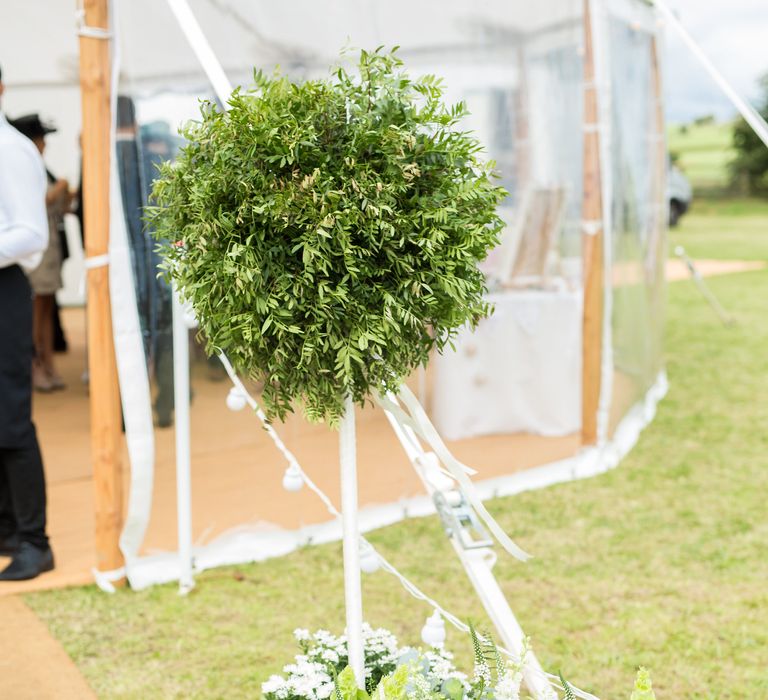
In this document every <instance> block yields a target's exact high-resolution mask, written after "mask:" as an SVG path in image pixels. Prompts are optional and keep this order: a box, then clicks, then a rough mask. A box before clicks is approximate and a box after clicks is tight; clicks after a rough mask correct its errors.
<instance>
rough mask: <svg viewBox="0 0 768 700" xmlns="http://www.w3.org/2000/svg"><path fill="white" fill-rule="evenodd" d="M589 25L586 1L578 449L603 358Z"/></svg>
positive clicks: (589, 435)
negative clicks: (580, 368) (582, 290)
mask: <svg viewBox="0 0 768 700" xmlns="http://www.w3.org/2000/svg"><path fill="white" fill-rule="evenodd" d="M593 19H594V18H593V17H592V14H591V8H590V0H584V163H583V168H584V172H583V180H584V190H583V200H582V219H583V221H584V231H583V233H582V264H583V275H584V316H583V321H582V375H581V379H582V381H581V387H582V389H581V441H582V444H584V445H593V444H595V443H596V442H597V439H598V430H597V414H598V409H599V406H600V384H601V369H602V356H603V352H602V350H603V345H602V344H603V284H604V279H603V236H604V232H603V197H602V183H601V173H600V130H599V124H600V114H599V110H598V103H597V86H596V83H595V54H594V45H593V32H594V28H593Z"/></svg>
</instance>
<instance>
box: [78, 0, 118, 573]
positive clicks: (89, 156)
mask: <svg viewBox="0 0 768 700" xmlns="http://www.w3.org/2000/svg"><path fill="white" fill-rule="evenodd" d="M107 6H108V0H83V9H84V12H85V14H84V18H83V19H84V24H85V26H86V27H90V28H103V29H104V30H105V31H106V30H107V28H108V27H109V18H108V9H107ZM110 77H111V63H110V53H109V41H108V39H107V38H106V37H102V36H98V34H97V33H90V34H89V35H87V36H86V35H85V33H82V34H81V36H80V89H81V93H82V110H83V126H82V149H83V166H82V167H83V192H82V196H83V205H84V229H85V255H86V259H91V260H92V261H93V263H94V266H93V267H91V268H89V269H88V271H87V282H88V305H87V322H88V371H89V376H90V396H91V461H92V464H93V483H94V489H95V493H94V497H95V507H94V510H95V525H96V533H95V534H96V538H95V539H96V566H97V569H98V570H100V571H113V570H115V569H119V568H120V567H122V566H123V556H122V553H121V552H120V546H119V539H120V531H121V529H122V525H123V493H122V491H123V489H122V474H121V472H122V469H121V427H120V426H121V412H120V391H119V388H118V383H117V365H116V360H115V348H114V344H113V339H112V312H111V308H110V298H109V267H108V266H107V265H106V264H98V263H99V262H100V261H104V260H105V259H104V258H103V257H102V256H105V255H106V254H107V252H108V249H109V180H110V153H111V148H110V131H111V123H112V120H111V110H110Z"/></svg>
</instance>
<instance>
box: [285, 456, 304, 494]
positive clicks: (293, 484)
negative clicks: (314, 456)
mask: <svg viewBox="0 0 768 700" xmlns="http://www.w3.org/2000/svg"><path fill="white" fill-rule="evenodd" d="M302 486H304V477H303V476H302V475H301V469H299V465H298V464H295V463H293V462H291V464H289V465H288V468H287V469H286V470H285V474H283V488H284V489H285V490H286V491H292V492H296V491H301V487H302Z"/></svg>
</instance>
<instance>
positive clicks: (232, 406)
mask: <svg viewBox="0 0 768 700" xmlns="http://www.w3.org/2000/svg"><path fill="white" fill-rule="evenodd" d="M246 403H247V401H246V398H245V395H244V394H243V392H242V391H240V389H238V388H237V387H236V386H233V387H232V388H231V389H230V390H229V393H228V394H227V408H228V409H229V410H230V411H242V410H243V409H244V408H245V405H246Z"/></svg>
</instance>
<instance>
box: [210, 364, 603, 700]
mask: <svg viewBox="0 0 768 700" xmlns="http://www.w3.org/2000/svg"><path fill="white" fill-rule="evenodd" d="M219 359H220V360H221V362H222V364H223V365H224V368H225V370H226V371H227V374H228V375H229V377H230V379H231V380H232V383H233V384H234V385H235V387H237V389H238V390H239V391H241V392H242V393H243V396H245V397H246V401H247V403H248V405H249V406H250V407H251V408H252V409H253V411H254V413H255V414H256V416H257V417H258V418H259V420H260V421H261V422H262V424H263V425H264V427H265V428H266V430H267V433H268V434H269V436H270V437H271V438H272V440H273V441H274V442H275V445H276V446H277V447H278V449H279V450H280V452H281V453H283V454H288V455H290V456H291V459H292V462H291V463H292V464H293V465H295V468H296V469H297V470H298V471H299V473H300V474H301V477H302V479H303V480H304V483H305V484H306V485H307V487H308V488H309V490H310V491H312V492H313V493H314V494H315V495H316V496H317V497H318V498H319V499H320V501H321V502H322V503H323V505H325V508H326V510H327V511H328V513H329V514H330V515H331V516H333V517H334V518H335V519H337V520H339V521H341V519H342V514H341V512H340V511H339V510H338V508H336V506H334V504H333V501H332V500H331V499H330V498H329V497H328V495H327V494H326V493H325V492H324V491H323V490H322V489H321V488H320V487H319V486H318V485H317V484H316V483H315V482H314V481H312V479H311V478H310V476H309V475H308V474H307V472H306V471H304V469H303V468H302V466H301V465H300V464H299V462H298V461H297V460H296V458H295V457H293V455H292V454H291V453H290V452H289V451H288V449H287V448H286V447H285V445H284V443H283V442H282V440H281V439H280V437H279V435H278V434H277V432H276V431H275V429H274V428H273V427H272V426H271V425H270V423H269V421H268V420H267V418H266V416H265V414H264V412H263V411H262V410H261V408H260V407H259V404H258V402H257V401H256V400H255V399H254V398H253V396H251V394H250V392H249V391H248V390H247V389H246V388H245V386H244V385H243V383H242V382H241V381H240V379H239V378H238V376H237V374H236V373H235V371H234V369H233V368H232V365H231V363H230V362H229V360H228V359H227V357H226V355H224V353H220V354H219ZM359 541H360V544H361V545H362V546H364V547H370V549H371V550H372V551H373V552H374V553H375V555H376V557H377V558H378V560H379V563H380V566H381V568H382V569H383V570H384V571H386V572H387V573H389V574H390V575H392V576H394V577H395V578H396V579H397V580H398V581H399V582H400V585H401V586H402V587H403V588H404V589H405V590H406V591H407V592H408V593H409V594H410V595H411V596H412V597H413V598H415V599H416V600H419V601H421V602H423V603H426V604H427V605H429V606H430V607H431V608H432V609H433V610H436V611H437V612H438V613H440V615H441V616H442V617H443V618H444V619H445V620H447V621H448V622H450V623H451V625H453V626H454V627H455V628H456V629H457V630H459V631H460V632H464V633H469V626H468V625H466V624H465V623H464V622H462V621H461V619H460V618H458V617H457V616H456V615H454V614H453V613H451V612H450V611H448V610H446V609H445V608H444V607H443V606H442V605H440V604H439V603H438V602H437V601H436V600H434V599H433V598H430V597H429V596H428V595H427V594H426V593H424V592H423V591H422V590H421V589H420V588H419V587H418V586H417V585H416V584H415V583H413V582H412V581H411V580H409V579H408V578H407V577H406V576H405V575H404V574H402V573H400V571H399V570H398V569H397V568H395V566H394V565H392V564H391V563H390V562H389V561H388V560H387V559H386V558H385V557H384V556H382V554H381V553H380V552H379V551H378V550H377V549H376V548H375V547H374V546H373V545H372V544H371V543H370V542H369V541H368V540H367V539H366V538H365V537H362V536H360V539H359ZM498 649H499V651H500V652H501V653H502V654H504V655H505V656H506V657H508V658H509V659H511V660H512V661H513V662H515V663H520V662H521V659H520V657H519V656H518V655H516V654H514V653H513V652H511V651H509V650H508V649H506V648H505V647H502V646H499V647H498ZM537 675H539V676H540V677H542V678H545V679H546V680H547V681H548V682H549V683H550V685H552V686H553V687H555V688H558V689H559V690H564V688H563V687H562V685H561V684H560V680H559V677H558V676H556V675H554V674H552V673H548V672H546V671H540V672H538V671H537ZM569 685H570V686H571V690H572V691H573V693H574V694H575V695H576V697H578V698H581V699H582V700H599V699H598V698H597V697H596V696H594V695H592V694H591V693H588V692H587V691H585V690H580V689H579V688H576V687H575V686H573V685H571V684H569Z"/></svg>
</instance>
